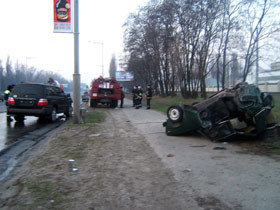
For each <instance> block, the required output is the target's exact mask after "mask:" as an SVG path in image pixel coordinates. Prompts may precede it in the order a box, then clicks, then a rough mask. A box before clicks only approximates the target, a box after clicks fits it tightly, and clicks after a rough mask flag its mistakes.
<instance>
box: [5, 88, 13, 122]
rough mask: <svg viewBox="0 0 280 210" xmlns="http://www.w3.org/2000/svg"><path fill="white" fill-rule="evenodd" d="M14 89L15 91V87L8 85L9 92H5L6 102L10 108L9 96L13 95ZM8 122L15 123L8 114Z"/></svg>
mask: <svg viewBox="0 0 280 210" xmlns="http://www.w3.org/2000/svg"><path fill="white" fill-rule="evenodd" d="M12 89H13V86H12V85H8V87H7V90H5V92H4V99H5V101H6V106H8V99H9V96H10V94H11V91H12ZM7 121H13V119H12V118H11V116H10V115H8V114H7Z"/></svg>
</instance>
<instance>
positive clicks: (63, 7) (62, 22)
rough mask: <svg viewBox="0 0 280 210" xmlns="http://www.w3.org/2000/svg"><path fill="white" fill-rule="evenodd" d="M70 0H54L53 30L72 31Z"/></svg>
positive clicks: (57, 31) (60, 31)
mask: <svg viewBox="0 0 280 210" xmlns="http://www.w3.org/2000/svg"><path fill="white" fill-rule="evenodd" d="M71 1H73V0H54V32H56V33H72V32H73V24H72V4H71Z"/></svg>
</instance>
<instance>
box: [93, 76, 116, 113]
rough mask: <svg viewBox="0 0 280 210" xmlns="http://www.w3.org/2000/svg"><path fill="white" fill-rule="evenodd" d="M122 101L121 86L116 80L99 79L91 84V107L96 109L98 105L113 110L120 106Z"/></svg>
mask: <svg viewBox="0 0 280 210" xmlns="http://www.w3.org/2000/svg"><path fill="white" fill-rule="evenodd" d="M120 99H121V85H120V83H118V82H117V81H116V79H115V78H109V79H106V78H103V77H99V78H97V79H94V80H93V81H92V83H91V89H90V107H96V106H97V104H98V103H101V104H103V105H110V107H111V108H115V107H117V106H118V100H120Z"/></svg>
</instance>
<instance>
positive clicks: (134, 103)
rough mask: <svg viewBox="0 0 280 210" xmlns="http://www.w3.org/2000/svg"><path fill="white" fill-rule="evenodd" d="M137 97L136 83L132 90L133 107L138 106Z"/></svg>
mask: <svg viewBox="0 0 280 210" xmlns="http://www.w3.org/2000/svg"><path fill="white" fill-rule="evenodd" d="M136 98H137V86H136V85H134V86H133V90H132V107H135V106H136Z"/></svg>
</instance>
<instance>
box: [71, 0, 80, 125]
mask: <svg viewBox="0 0 280 210" xmlns="http://www.w3.org/2000/svg"><path fill="white" fill-rule="evenodd" d="M74 56H75V58H74V60H75V61H74V74H73V106H74V107H73V111H74V113H73V123H75V124H78V123H80V122H81V117H80V98H81V97H80V80H81V78H80V73H79V0H75V5H74Z"/></svg>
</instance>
